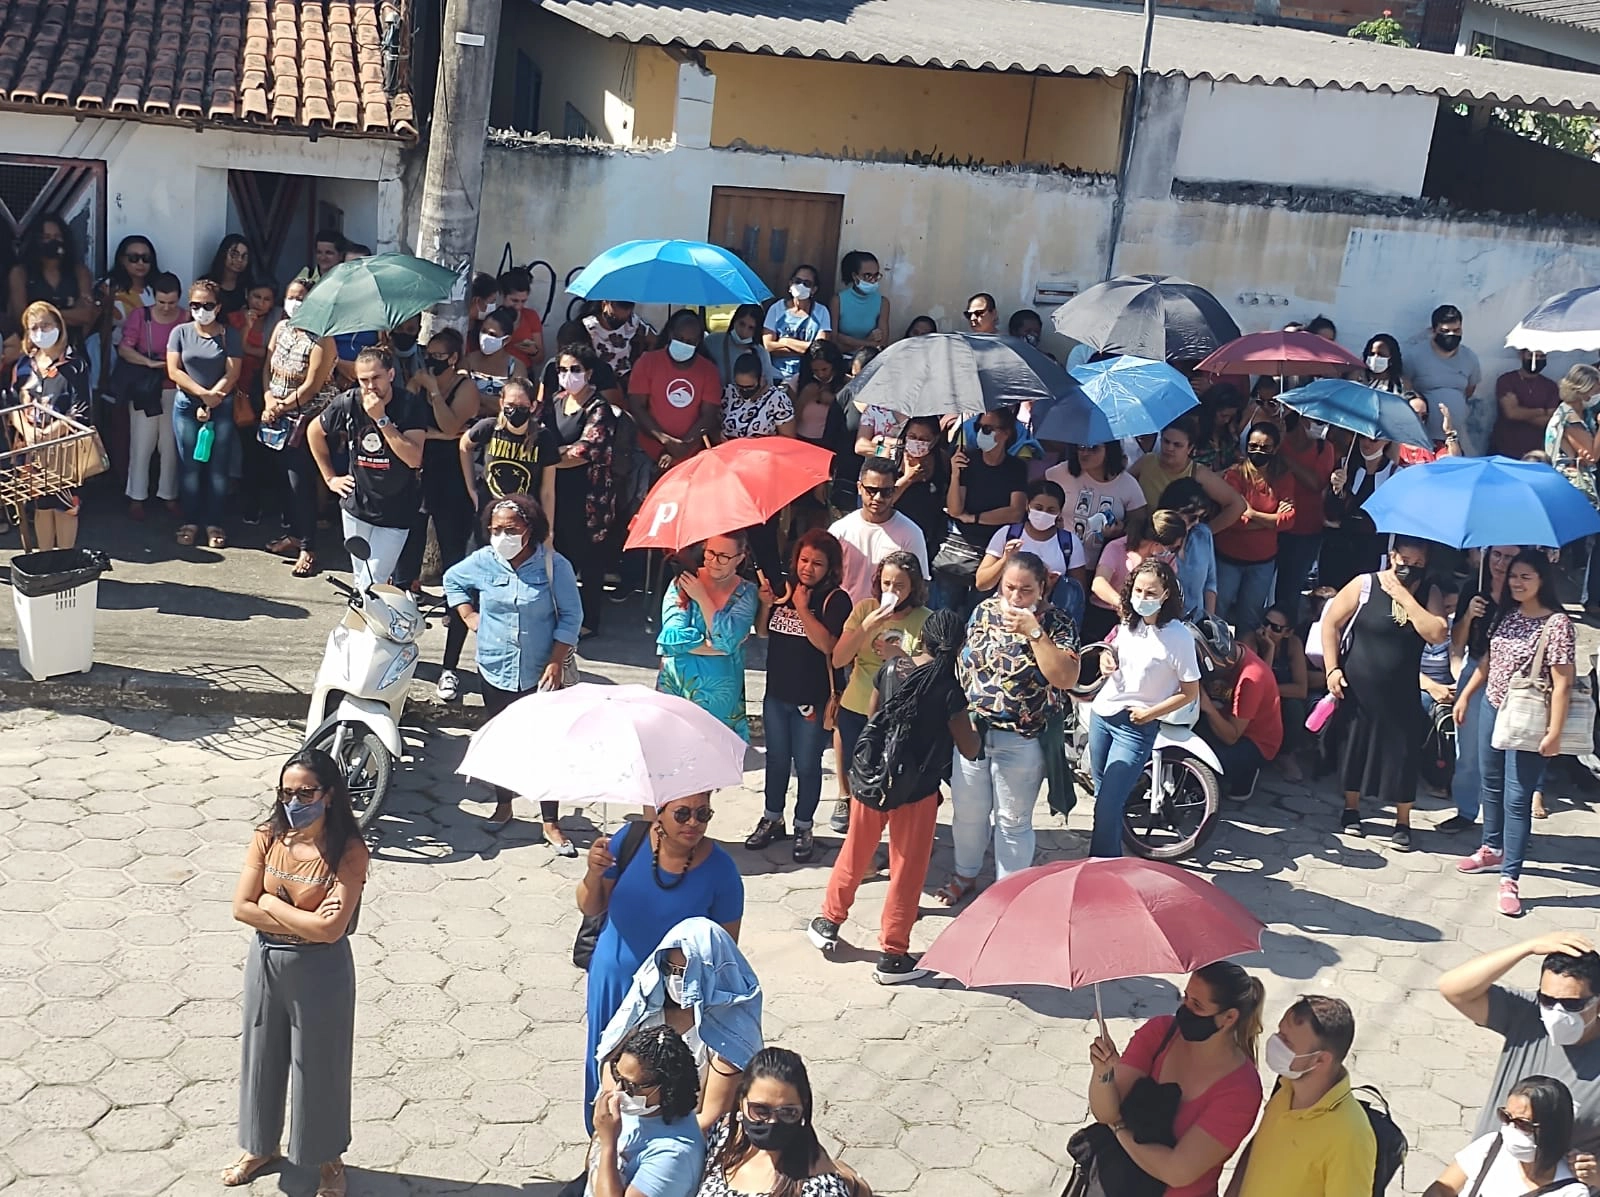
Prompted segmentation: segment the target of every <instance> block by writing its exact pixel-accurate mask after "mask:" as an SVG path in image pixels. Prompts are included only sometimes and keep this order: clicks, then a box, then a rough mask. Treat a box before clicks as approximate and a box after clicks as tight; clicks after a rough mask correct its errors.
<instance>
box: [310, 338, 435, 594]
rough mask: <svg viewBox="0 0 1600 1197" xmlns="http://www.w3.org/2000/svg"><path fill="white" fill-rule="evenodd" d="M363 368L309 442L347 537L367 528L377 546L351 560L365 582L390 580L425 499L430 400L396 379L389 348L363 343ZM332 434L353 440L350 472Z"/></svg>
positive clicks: (359, 361) (359, 581)
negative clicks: (341, 468)
mask: <svg viewBox="0 0 1600 1197" xmlns="http://www.w3.org/2000/svg"><path fill="white" fill-rule="evenodd" d="M355 368H356V388H355V389H354V390H350V391H346V392H345V393H344V394H342V395H340V396H339V397H338V398H336V399H335V400H334V401H333V402H332V403H330V404H328V406H327V408H326V409H325V410H324V411H323V413H322V415H321V416H319V417H318V418H317V419H315V420H313V421H312V422H311V424H310V425H309V427H308V428H307V429H306V444H307V446H308V447H309V448H310V450H311V456H312V457H313V458H314V459H315V460H316V463H317V468H318V469H319V470H320V471H322V480H323V481H324V482H325V483H327V485H328V489H329V490H331V491H332V492H333V493H334V494H336V495H338V496H339V515H340V519H341V520H342V522H343V524H344V535H345V539H346V540H348V539H349V538H350V537H352V536H359V537H361V538H362V539H364V540H365V541H366V542H367V543H368V544H369V545H370V546H371V556H370V558H369V559H368V560H366V561H352V562H351V563H350V568H351V572H352V573H353V574H354V575H355V580H356V585H358V586H360V587H361V588H362V589H363V590H364V589H366V588H367V587H368V586H371V585H373V584H375V583H386V582H388V581H389V576H390V575H391V574H392V573H394V567H395V564H396V562H398V561H399V560H400V553H401V551H402V550H403V549H404V548H405V545H406V534H407V533H408V532H409V531H410V528H411V524H412V521H413V520H414V519H415V518H416V515H417V511H418V510H419V508H420V507H421V503H422V485H421V474H422V445H423V442H424V440H425V439H426V438H427V427H428V405H427V403H426V402H425V401H424V400H423V399H422V398H421V397H420V396H418V395H415V394H413V393H411V392H410V391H407V390H405V389H404V388H403V387H397V386H396V385H395V381H394V366H393V365H392V364H391V363H390V361H389V359H388V357H387V356H386V355H385V354H384V353H382V352H381V351H379V350H377V349H363V350H362V351H361V353H360V354H358V355H357V357H356V362H355ZM330 439H336V440H339V441H341V442H342V443H343V444H344V445H345V447H346V449H347V451H348V453H349V456H350V472H349V473H348V474H335V473H334V471H333V457H332V453H331V452H330V449H329V441H330Z"/></svg>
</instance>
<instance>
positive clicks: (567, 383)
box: [556, 370, 589, 395]
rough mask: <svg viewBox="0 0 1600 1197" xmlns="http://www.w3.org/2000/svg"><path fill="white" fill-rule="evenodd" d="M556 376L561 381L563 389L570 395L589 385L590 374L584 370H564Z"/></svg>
mask: <svg viewBox="0 0 1600 1197" xmlns="http://www.w3.org/2000/svg"><path fill="white" fill-rule="evenodd" d="M556 378H557V380H558V381H560V383H561V389H562V390H563V391H565V392H566V393H567V394H569V395H576V394H577V393H578V392H579V391H581V390H583V388H584V387H586V386H588V385H589V376H588V375H587V374H585V373H584V372H583V371H582V370H563V371H561V373H559V374H557V375H556Z"/></svg>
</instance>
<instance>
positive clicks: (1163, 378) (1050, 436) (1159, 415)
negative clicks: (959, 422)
mask: <svg viewBox="0 0 1600 1197" xmlns="http://www.w3.org/2000/svg"><path fill="white" fill-rule="evenodd" d="M1068 373H1070V374H1071V375H1072V377H1073V378H1075V379H1076V380H1077V381H1078V384H1079V385H1080V386H1082V387H1083V393H1084V394H1085V395H1087V396H1088V397H1089V402H1090V403H1092V404H1094V406H1095V408H1096V409H1097V410H1098V411H1100V412H1101V413H1102V414H1103V415H1104V416H1105V418H1106V421H1107V424H1108V425H1109V427H1110V432H1111V436H1110V437H1104V438H1096V437H1091V435H1090V434H1091V433H1093V432H1094V431H1096V429H1095V428H1090V427H1081V428H1080V426H1081V425H1083V424H1084V423H1085V422H1084V421H1082V420H1079V419H1073V418H1063V417H1065V416H1066V415H1067V412H1066V411H1063V409H1062V405H1061V404H1059V403H1050V404H1041V405H1040V406H1039V407H1035V408H1034V409H1033V435H1034V436H1036V437H1038V438H1039V439H1041V440H1053V441H1066V442H1068V443H1069V444H1075V445H1089V444H1096V443H1098V441H1099V440H1102V439H1103V440H1110V439H1112V438H1113V437H1124V436H1144V435H1145V434H1146V433H1153V432H1160V431H1161V430H1162V429H1163V428H1165V427H1166V426H1167V425H1168V424H1170V423H1172V421H1174V420H1176V419H1177V418H1178V417H1179V416H1181V415H1182V414H1183V413H1184V412H1186V411H1188V410H1189V409H1190V408H1191V407H1194V406H1195V405H1196V404H1197V403H1198V402H1199V400H1197V399H1196V398H1195V396H1194V389H1193V388H1192V387H1191V386H1190V385H1189V380H1188V379H1187V378H1185V377H1184V376H1183V375H1182V374H1180V373H1179V372H1178V371H1177V370H1174V369H1173V368H1172V367H1171V366H1169V365H1167V363H1166V362H1153V361H1151V360H1150V359H1148V358H1143V357H1131V356H1129V355H1126V354H1124V355H1122V356H1120V357H1112V358H1106V359H1105V360H1104V361H1098V362H1090V363H1088V364H1087V365H1082V366H1077V367H1074V368H1073V369H1072V370H1070V371H1068ZM1058 431H1059V432H1061V433H1063V434H1065V435H1057V432H1058Z"/></svg>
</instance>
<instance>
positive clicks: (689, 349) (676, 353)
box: [667, 341, 694, 365]
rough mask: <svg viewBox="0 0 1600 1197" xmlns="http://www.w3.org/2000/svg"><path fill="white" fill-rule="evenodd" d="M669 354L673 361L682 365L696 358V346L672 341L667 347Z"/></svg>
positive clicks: (685, 342)
mask: <svg viewBox="0 0 1600 1197" xmlns="http://www.w3.org/2000/svg"><path fill="white" fill-rule="evenodd" d="M667 353H668V355H669V356H671V358H672V360H673V361H675V362H677V363H678V364H679V365H682V364H683V363H684V362H686V361H688V360H689V359H690V358H692V357H693V356H694V346H693V345H691V344H689V342H687V341H672V342H669V343H668V345H667Z"/></svg>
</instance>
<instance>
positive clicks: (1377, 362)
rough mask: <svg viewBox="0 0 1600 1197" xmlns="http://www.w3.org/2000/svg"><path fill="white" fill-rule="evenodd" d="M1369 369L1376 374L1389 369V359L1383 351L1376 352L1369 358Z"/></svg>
mask: <svg viewBox="0 0 1600 1197" xmlns="http://www.w3.org/2000/svg"><path fill="white" fill-rule="evenodd" d="M1367 369H1369V370H1371V371H1372V372H1373V373H1374V374H1382V373H1384V372H1385V371H1387V370H1388V369H1389V359H1388V357H1387V356H1385V355H1384V354H1381V353H1374V354H1372V355H1371V356H1369V357H1368V358H1367Z"/></svg>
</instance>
